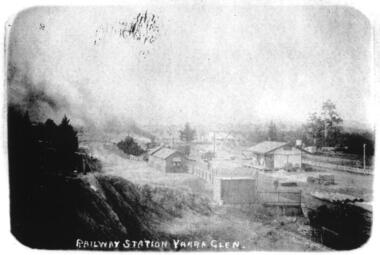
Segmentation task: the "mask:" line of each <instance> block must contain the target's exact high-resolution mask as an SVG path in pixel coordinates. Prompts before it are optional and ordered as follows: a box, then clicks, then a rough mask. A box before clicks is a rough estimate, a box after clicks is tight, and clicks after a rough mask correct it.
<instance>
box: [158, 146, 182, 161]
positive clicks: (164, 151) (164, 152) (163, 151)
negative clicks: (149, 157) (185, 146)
mask: <svg viewBox="0 0 380 255" xmlns="http://www.w3.org/2000/svg"><path fill="white" fill-rule="evenodd" d="M176 152H177V151H175V150H172V149H168V148H162V149H160V150H158V151H157V152H155V153H154V154H153V156H154V157H157V158H161V159H167V158H168V157H169V156H170V155H172V154H174V153H176Z"/></svg>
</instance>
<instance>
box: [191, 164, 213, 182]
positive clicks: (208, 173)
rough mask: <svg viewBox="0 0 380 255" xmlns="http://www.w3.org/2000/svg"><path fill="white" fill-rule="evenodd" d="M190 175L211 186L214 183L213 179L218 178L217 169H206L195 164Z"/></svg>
mask: <svg viewBox="0 0 380 255" xmlns="http://www.w3.org/2000/svg"><path fill="white" fill-rule="evenodd" d="M190 173H191V174H193V175H195V176H198V177H199V178H201V179H203V180H205V181H207V182H209V183H212V184H213V183H215V177H216V176H218V170H217V169H213V168H211V167H210V168H208V167H207V166H206V167H205V166H203V165H202V164H195V165H193V166H191V167H190Z"/></svg>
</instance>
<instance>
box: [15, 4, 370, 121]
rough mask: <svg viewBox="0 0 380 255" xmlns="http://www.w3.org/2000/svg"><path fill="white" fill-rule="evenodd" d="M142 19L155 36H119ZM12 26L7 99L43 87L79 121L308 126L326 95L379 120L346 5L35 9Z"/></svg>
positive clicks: (359, 31)
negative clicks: (11, 74) (371, 104)
mask: <svg viewBox="0 0 380 255" xmlns="http://www.w3.org/2000/svg"><path fill="white" fill-rule="evenodd" d="M145 12H147V17H148V18H147V20H150V18H151V20H153V19H154V20H155V23H154V26H153V27H154V28H155V30H147V31H145V32H146V34H144V33H143V35H142V37H143V38H144V36H145V35H149V36H151V37H149V38H153V40H152V41H148V42H144V40H138V39H137V37H136V36H131V35H128V33H127V36H124V35H123V36H121V34H120V27H121V26H122V25H121V24H122V23H126V24H131V23H132V22H133V21H134V20H136V17H137V15H138V13H142V15H144V13H145ZM152 15H154V18H153V16H152ZM10 27H11V29H10V37H9V41H8V46H9V48H8V53H9V55H8V61H9V63H11V64H12V65H13V66H14V67H15V69H16V70H17V71H16V74H15V75H14V77H13V78H12V79H11V80H10V82H9V86H10V87H12V86H13V87H14V88H16V89H15V90H10V94H11V95H10V98H11V101H12V100H15V101H17V100H20V101H22V100H25V90H23V86H30V87H31V88H33V89H38V90H42V91H44V93H46V95H47V96H49V97H51V98H53V99H54V100H56V101H58V102H60V103H61V104H60V105H61V109H60V111H59V114H58V115H62V114H63V113H67V114H68V115H69V116H70V117H71V118H72V120H73V121H74V122H76V123H79V124H86V123H87V124H88V123H91V125H99V126H101V125H110V123H112V122H113V121H115V120H118V121H121V122H123V121H125V122H128V121H130V120H134V121H136V122H138V123H141V124H151V125H152V124H183V123H185V122H190V123H195V124H205V125H213V124H216V123H239V122H242V123H244V122H245V123H246V122H252V123H255V122H258V121H271V120H275V121H277V120H281V121H285V122H299V123H302V122H304V121H306V120H307V117H308V115H309V114H310V113H311V112H315V111H320V109H321V106H322V103H323V102H324V101H326V100H328V99H330V100H332V101H333V102H334V103H335V104H336V107H337V111H338V112H339V113H340V115H341V116H342V118H343V119H344V120H345V121H346V122H352V121H355V122H359V123H364V124H368V123H370V121H371V120H370V119H369V114H368V112H369V102H370V100H371V90H370V88H371V84H370V73H371V68H370V67H371V52H370V48H371V40H372V38H371V24H370V22H369V20H368V19H367V18H366V17H365V16H364V15H363V14H361V13H360V12H359V11H357V10H355V9H353V8H350V7H342V6H341V7H337V6H324V7H321V6H320V7H318V6H254V5H247V4H246V5H215V4H214V5H207V4H202V3H200V2H199V3H198V4H194V2H193V4H190V3H189V4H181V5H180V4H177V5H174V4H172V5H161V6H160V5H155V6H151V7H147V8H142V7H141V6H135V7H133V6H130V7H128V6H126V7H54V8H53V7H51V8H48V7H39V8H31V9H27V10H25V11H22V12H20V13H19V14H18V15H17V16H16V18H15V19H14V21H13V22H12V24H11V26H10ZM26 81H27V82H26ZM14 91H16V92H17V93H15V92H14ZM12 93H14V94H15V95H14V96H12ZM51 114H57V113H56V112H51ZM51 117H53V118H54V116H51ZM55 117H57V116H55Z"/></svg>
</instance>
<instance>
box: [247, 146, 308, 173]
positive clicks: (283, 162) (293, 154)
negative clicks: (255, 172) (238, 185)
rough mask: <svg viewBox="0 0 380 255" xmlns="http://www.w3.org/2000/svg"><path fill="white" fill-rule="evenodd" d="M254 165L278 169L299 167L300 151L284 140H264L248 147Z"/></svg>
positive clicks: (300, 160)
mask: <svg viewBox="0 0 380 255" xmlns="http://www.w3.org/2000/svg"><path fill="white" fill-rule="evenodd" d="M247 151H249V152H250V153H252V161H253V162H252V163H253V166H254V167H257V168H260V169H269V170H271V169H280V168H289V167H291V168H293V167H301V163H302V151H301V150H300V149H299V148H297V147H295V146H292V145H290V144H288V143H285V142H275V141H265V142H262V143H259V144H256V145H255V146H253V147H251V148H249V149H248V150H247Z"/></svg>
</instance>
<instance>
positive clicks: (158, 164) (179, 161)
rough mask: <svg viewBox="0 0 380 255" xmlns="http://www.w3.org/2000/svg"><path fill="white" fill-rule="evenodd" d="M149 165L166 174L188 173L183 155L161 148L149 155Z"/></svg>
mask: <svg viewBox="0 0 380 255" xmlns="http://www.w3.org/2000/svg"><path fill="white" fill-rule="evenodd" d="M149 165H150V166H152V167H154V168H156V169H158V170H160V171H162V172H165V173H183V172H186V170H187V169H186V159H185V156H184V155H183V153H181V152H179V151H175V150H172V149H169V148H160V149H159V150H156V151H154V152H153V153H151V154H150V155H149Z"/></svg>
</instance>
